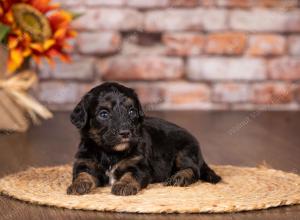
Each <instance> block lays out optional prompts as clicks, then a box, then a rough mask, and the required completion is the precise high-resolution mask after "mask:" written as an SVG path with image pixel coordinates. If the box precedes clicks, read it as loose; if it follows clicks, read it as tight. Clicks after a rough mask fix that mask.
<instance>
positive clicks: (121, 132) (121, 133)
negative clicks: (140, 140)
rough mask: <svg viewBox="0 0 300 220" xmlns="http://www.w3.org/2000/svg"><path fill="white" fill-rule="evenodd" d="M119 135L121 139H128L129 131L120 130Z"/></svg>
mask: <svg viewBox="0 0 300 220" xmlns="http://www.w3.org/2000/svg"><path fill="white" fill-rule="evenodd" d="M119 135H120V136H121V137H122V138H128V137H129V136H130V131H129V130H120V131H119Z"/></svg>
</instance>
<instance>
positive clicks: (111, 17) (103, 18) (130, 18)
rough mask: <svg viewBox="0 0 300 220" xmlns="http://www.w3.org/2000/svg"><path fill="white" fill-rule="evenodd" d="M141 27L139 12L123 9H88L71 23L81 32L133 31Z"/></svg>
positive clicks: (141, 18)
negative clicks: (81, 30)
mask: <svg viewBox="0 0 300 220" xmlns="http://www.w3.org/2000/svg"><path fill="white" fill-rule="evenodd" d="M142 25H143V15H142V14H141V13H140V12H138V11H136V10H133V9H124V8H123V9H121V8H119V9H116V8H99V9H89V10H86V11H85V12H84V13H83V15H82V16H81V17H79V18H77V19H76V20H74V22H73V27H75V28H76V29H83V30H99V29H102V30H133V29H140V28H141V27H142Z"/></svg>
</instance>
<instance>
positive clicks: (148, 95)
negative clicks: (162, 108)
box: [125, 82, 164, 111]
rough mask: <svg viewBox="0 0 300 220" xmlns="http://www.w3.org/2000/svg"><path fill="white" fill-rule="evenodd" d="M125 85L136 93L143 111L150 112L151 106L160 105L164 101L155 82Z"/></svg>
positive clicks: (161, 92)
mask: <svg viewBox="0 0 300 220" xmlns="http://www.w3.org/2000/svg"><path fill="white" fill-rule="evenodd" d="M125 85H126V86H129V87H130V88H133V89H134V90H135V91H136V93H137V94H138V97H139V99H140V101H141V103H142V105H143V106H144V111H150V110H152V108H153V106H152V105H156V104H160V103H162V102H163V101H164V97H163V96H164V93H163V89H162V87H161V86H159V85H158V84H157V83H155V82H154V83H149V82H147V83H145V82H137V83H126V84H125Z"/></svg>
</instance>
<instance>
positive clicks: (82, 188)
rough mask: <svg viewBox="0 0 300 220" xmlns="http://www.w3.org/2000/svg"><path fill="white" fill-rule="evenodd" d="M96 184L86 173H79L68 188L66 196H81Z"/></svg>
mask: <svg viewBox="0 0 300 220" xmlns="http://www.w3.org/2000/svg"><path fill="white" fill-rule="evenodd" d="M95 186H96V184H95V181H94V179H93V177H92V176H91V175H89V174H87V173H81V174H80V175H79V176H78V177H77V178H76V179H75V180H74V181H73V183H72V184H71V185H70V186H69V187H68V189H67V194H69V195H83V194H87V193H89V192H91V190H92V189H93V188H95Z"/></svg>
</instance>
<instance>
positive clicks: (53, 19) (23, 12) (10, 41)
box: [0, 0, 76, 72]
mask: <svg viewBox="0 0 300 220" xmlns="http://www.w3.org/2000/svg"><path fill="white" fill-rule="evenodd" d="M72 19H73V15H72V14H71V13H70V12H68V11H65V10H63V9H61V8H60V6H59V4H53V3H51V0H4V1H3V0H0V23H1V24H2V26H3V25H4V26H6V27H8V28H9V31H8V34H7V36H6V40H5V43H6V44H7V47H8V51H9V58H8V64H7V67H8V71H9V72H14V71H15V70H17V69H18V68H19V67H20V66H21V65H22V64H23V63H24V61H25V60H26V59H28V58H30V57H32V58H33V59H34V61H35V62H36V63H37V64H39V63H40V60H41V58H46V59H47V60H48V62H49V63H50V64H51V65H53V64H54V62H53V58H54V57H60V58H61V59H62V60H63V61H69V56H68V54H67V52H68V51H69V50H70V49H71V47H70V45H69V44H68V43H67V41H68V39H69V38H72V37H74V36H75V34H76V33H75V31H74V30H73V29H72V28H71V27H70V23H71V21H72Z"/></svg>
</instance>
